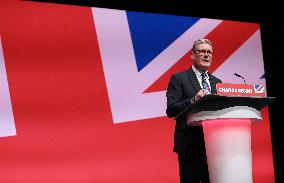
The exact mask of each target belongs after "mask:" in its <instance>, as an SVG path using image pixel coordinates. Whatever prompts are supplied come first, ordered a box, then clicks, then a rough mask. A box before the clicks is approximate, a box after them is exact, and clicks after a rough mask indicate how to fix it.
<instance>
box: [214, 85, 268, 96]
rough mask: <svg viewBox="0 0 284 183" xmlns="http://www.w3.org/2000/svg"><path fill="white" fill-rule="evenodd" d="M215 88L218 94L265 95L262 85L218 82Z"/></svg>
mask: <svg viewBox="0 0 284 183" xmlns="http://www.w3.org/2000/svg"><path fill="white" fill-rule="evenodd" d="M216 90H217V94H218V95H225V96H245V97H265V87H264V86H263V85H248V84H230V83H218V84H217V85H216Z"/></svg>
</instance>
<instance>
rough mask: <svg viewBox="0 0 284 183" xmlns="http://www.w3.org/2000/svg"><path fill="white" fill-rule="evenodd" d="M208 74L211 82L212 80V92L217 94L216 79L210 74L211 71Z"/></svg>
mask: <svg viewBox="0 0 284 183" xmlns="http://www.w3.org/2000/svg"><path fill="white" fill-rule="evenodd" d="M208 76H209V82H210V86H211V93H212V94H215V93H216V87H215V82H214V79H213V77H212V75H211V74H209V73H208Z"/></svg>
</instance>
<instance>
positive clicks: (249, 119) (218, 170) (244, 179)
mask: <svg viewBox="0 0 284 183" xmlns="http://www.w3.org/2000/svg"><path fill="white" fill-rule="evenodd" d="M274 99H275V98H274V97H243V96H220V95H207V96H205V97H203V98H202V99H200V100H198V101H197V102H196V103H195V104H194V105H192V106H190V107H189V108H187V109H186V110H185V111H183V113H181V114H180V115H179V116H181V115H187V123H188V125H202V126H203V132H204V140H205V146H206V156H207V163H208V169H209V177H210V182H211V183H252V182H253V179H252V153H251V124H253V123H255V122H257V121H259V120H261V119H262V118H261V112H260V110H261V109H262V108H263V107H265V106H268V105H269V104H270V103H271V102H272V101H273V100H274ZM179 116H177V118H178V117H179Z"/></svg>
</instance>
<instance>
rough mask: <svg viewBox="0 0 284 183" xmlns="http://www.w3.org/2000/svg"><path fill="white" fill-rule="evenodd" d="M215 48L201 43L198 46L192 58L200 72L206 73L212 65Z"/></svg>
mask: <svg viewBox="0 0 284 183" xmlns="http://www.w3.org/2000/svg"><path fill="white" fill-rule="evenodd" d="M212 55H213V48H212V46H211V45H209V44H206V43H201V44H198V45H197V46H196V49H195V52H193V53H192V55H191V58H192V61H193V65H194V66H195V67H196V68H197V69H198V70H200V71H202V72H205V71H207V70H208V68H209V67H210V66H211V64H212Z"/></svg>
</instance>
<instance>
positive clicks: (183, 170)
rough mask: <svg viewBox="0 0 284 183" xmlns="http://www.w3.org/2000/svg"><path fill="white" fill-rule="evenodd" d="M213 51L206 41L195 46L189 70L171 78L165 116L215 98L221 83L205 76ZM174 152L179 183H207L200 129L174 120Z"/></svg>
mask: <svg viewBox="0 0 284 183" xmlns="http://www.w3.org/2000/svg"><path fill="white" fill-rule="evenodd" d="M212 56H213V47H212V42H211V41H210V40H208V39H199V40H197V41H195V42H194V44H193V48H192V55H191V59H192V61H193V65H192V67H190V68H189V69H188V70H185V71H182V72H179V73H176V74H173V75H172V77H171V79H170V82H169V85H168V89H167V93H166V96H167V111H166V112H167V116H168V117H170V118H172V117H176V116H177V115H178V114H179V113H180V112H182V111H183V110H184V109H186V108H187V107H189V106H190V105H192V104H194V103H195V102H196V101H197V100H199V99H200V98H202V97H204V96H205V95H209V94H215V93H216V88H215V85H216V84H217V83H220V82H222V81H221V80H220V79H218V78H216V77H215V76H213V75H211V74H209V73H208V68H209V67H210V66H211V64H212ZM174 151H175V152H176V153H177V155H178V162H179V173H180V183H200V181H201V182H202V183H209V182H210V181H209V173H208V166H207V159H206V150H205V143H204V137H203V128H202V126H188V125H187V122H186V116H181V117H179V118H178V119H176V126H175V132H174Z"/></svg>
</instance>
